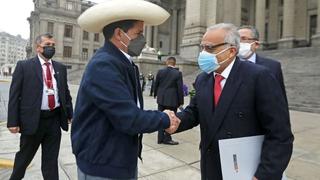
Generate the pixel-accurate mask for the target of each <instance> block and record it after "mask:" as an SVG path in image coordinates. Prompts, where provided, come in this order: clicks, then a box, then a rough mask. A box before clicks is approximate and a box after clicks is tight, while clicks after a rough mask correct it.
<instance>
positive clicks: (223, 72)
mask: <svg viewBox="0 0 320 180" xmlns="http://www.w3.org/2000/svg"><path fill="white" fill-rule="evenodd" d="M235 59H236V58H234V59H233V60H232V62H231V63H230V64H229V65H228V66H227V67H226V68H225V69H224V70H223V71H222V73H221V74H220V75H221V76H222V77H223V78H224V79H223V80H222V81H221V90H223V87H224V85H225V84H226V82H227V80H228V77H229V75H230V72H231V69H232V67H233V64H234V61H235ZM216 74H218V73H216V72H214V73H213V75H214V77H215V76H216Z"/></svg>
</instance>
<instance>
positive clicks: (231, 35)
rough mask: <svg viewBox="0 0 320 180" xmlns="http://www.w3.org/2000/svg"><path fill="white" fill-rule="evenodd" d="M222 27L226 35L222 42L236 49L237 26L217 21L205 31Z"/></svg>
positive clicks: (237, 43)
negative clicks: (217, 22)
mask: <svg viewBox="0 0 320 180" xmlns="http://www.w3.org/2000/svg"><path fill="white" fill-rule="evenodd" d="M217 29H223V30H225V31H226V37H225V38H224V42H226V43H228V44H231V45H232V46H235V47H236V48H237V50H239V47H240V34H239V32H238V30H237V27H236V26H235V25H233V24H231V23H219V24H215V25H213V26H210V27H208V29H207V31H212V30H217Z"/></svg>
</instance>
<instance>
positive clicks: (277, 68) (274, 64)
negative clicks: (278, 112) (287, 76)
mask: <svg viewBox="0 0 320 180" xmlns="http://www.w3.org/2000/svg"><path fill="white" fill-rule="evenodd" d="M256 64H258V65H261V66H264V67H266V68H268V69H269V70H270V71H271V73H272V74H273V75H274V76H275V78H276V79H277V80H278V82H279V83H280V86H281V90H282V92H283V94H284V96H285V98H286V101H287V94H286V88H285V85H284V81H283V74H282V69H281V63H280V62H278V61H276V60H273V59H269V58H266V57H262V56H259V55H258V54H256Z"/></svg>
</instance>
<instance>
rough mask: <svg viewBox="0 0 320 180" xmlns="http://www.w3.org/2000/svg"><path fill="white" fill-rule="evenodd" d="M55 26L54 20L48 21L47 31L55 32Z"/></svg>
mask: <svg viewBox="0 0 320 180" xmlns="http://www.w3.org/2000/svg"><path fill="white" fill-rule="evenodd" d="M53 27H54V24H53V22H48V25H47V32H48V33H50V34H53Z"/></svg>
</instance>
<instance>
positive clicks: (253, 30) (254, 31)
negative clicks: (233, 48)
mask: <svg viewBox="0 0 320 180" xmlns="http://www.w3.org/2000/svg"><path fill="white" fill-rule="evenodd" d="M240 29H249V30H251V36H252V38H253V39H256V40H257V41H258V40H259V37H260V35H259V31H258V30H257V28H255V27H253V26H248V25H244V26H240V27H239V28H238V30H240Z"/></svg>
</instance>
